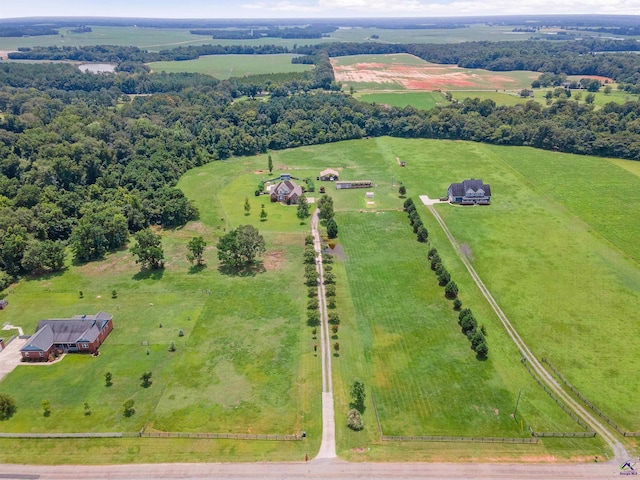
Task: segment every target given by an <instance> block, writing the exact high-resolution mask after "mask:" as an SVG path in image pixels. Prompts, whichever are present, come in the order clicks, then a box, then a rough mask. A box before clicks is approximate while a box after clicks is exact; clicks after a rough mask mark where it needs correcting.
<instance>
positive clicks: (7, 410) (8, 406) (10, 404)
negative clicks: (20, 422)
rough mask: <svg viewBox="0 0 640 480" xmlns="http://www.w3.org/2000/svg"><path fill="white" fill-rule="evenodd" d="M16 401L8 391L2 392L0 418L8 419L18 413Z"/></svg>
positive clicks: (0, 395) (0, 396) (0, 394)
mask: <svg viewBox="0 0 640 480" xmlns="http://www.w3.org/2000/svg"><path fill="white" fill-rule="evenodd" d="M16 410H17V407H16V401H15V400H14V398H13V397H12V396H10V395H7V394H6V393H0V420H6V419H7V418H10V417H11V416H12V415H13V414H14V413H16Z"/></svg>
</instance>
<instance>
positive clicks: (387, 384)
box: [0, 137, 640, 463]
mask: <svg viewBox="0 0 640 480" xmlns="http://www.w3.org/2000/svg"><path fill="white" fill-rule="evenodd" d="M270 154H271V155H272V157H273V164H274V171H273V173H272V174H269V173H268V171H266V167H267V159H266V155H259V156H255V157H245V158H239V159H229V160H226V161H220V162H213V163H210V164H207V165H205V166H203V167H199V168H196V169H193V170H191V171H189V172H187V173H186V174H185V175H184V176H183V177H182V179H181V180H180V183H179V185H178V186H179V187H180V188H182V189H183V190H184V192H185V194H186V195H187V196H188V197H189V198H190V199H192V200H193V201H194V202H195V204H196V205H197V206H198V208H199V210H200V212H201V215H200V218H199V220H198V221H197V222H191V223H189V224H187V225H186V226H185V227H184V228H183V229H176V230H169V231H164V232H162V235H163V245H164V248H165V258H166V262H167V266H166V268H165V270H164V271H163V272H159V273H155V274H141V273H140V272H139V267H138V266H137V265H135V264H134V262H133V260H132V258H131V256H130V254H129V253H128V252H126V251H121V252H117V253H115V254H113V255H110V256H108V257H107V258H106V259H105V260H103V261H100V262H93V263H90V264H86V265H69V268H68V269H67V270H66V271H65V272H64V273H62V274H59V275H52V276H49V277H42V278H38V279H31V280H28V281H23V282H22V283H20V284H19V285H18V286H16V287H13V290H12V291H11V292H10V294H9V301H10V304H11V306H10V308H9V309H8V310H6V311H4V312H2V315H3V316H4V317H5V321H11V322H12V323H14V324H18V325H20V326H22V327H23V328H24V329H25V332H26V333H27V332H31V331H33V329H34V328H35V325H36V323H37V321H38V320H39V319H41V318H46V317H51V316H56V317H61V316H66V315H74V314H78V313H94V312H95V311H97V310H100V309H102V310H105V311H108V312H110V313H113V314H114V325H115V328H114V331H113V332H112V334H111V335H110V337H109V338H108V339H107V341H106V342H105V344H104V345H103V347H102V348H101V355H100V356H99V357H97V358H91V357H84V356H82V357H79V356H76V357H74V356H71V355H69V356H67V357H66V358H64V359H63V360H62V361H61V362H59V363H56V364H54V365H49V366H19V367H18V368H17V369H16V370H15V371H14V372H13V373H12V374H10V375H9V376H8V377H7V378H6V379H5V380H4V381H3V382H2V383H1V384H0V386H1V387H2V392H3V393H9V394H11V395H13V396H14V397H15V398H16V400H17V403H18V412H17V413H16V415H15V416H14V417H13V418H12V419H11V420H9V421H4V422H2V430H3V431H8V432H17V431H27V432H40V431H57V432H69V431H78V430H88V431H93V432H102V431H126V432H137V431H139V430H140V429H141V428H143V427H144V428H145V429H146V430H147V431H154V430H157V431H187V432H236V433H278V434H286V433H299V432H300V431H302V430H305V431H306V432H307V434H308V438H307V440H305V441H304V442H246V441H245V442H242V441H235V442H234V441H226V440H225V441H216V440H197V441H195V440H187V439H161V440H163V441H164V443H162V442H159V441H158V439H139V438H138V439H136V438H127V439H121V440H119V439H99V440H91V441H87V442H86V443H83V444H82V445H85V446H84V447H81V446H80V443H79V442H76V441H70V442H68V443H66V442H65V443H64V445H67V446H68V448H64V447H63V444H62V442H59V441H54V440H51V441H48V440H44V441H42V442H38V444H37V445H36V446H34V445H33V444H31V443H29V441H26V440H25V441H22V440H20V441H17V440H14V439H11V440H5V439H0V448H2V451H3V453H2V454H0V459H1V460H2V461H5V462H19V461H22V462H25V461H28V462H38V461H42V458H44V457H43V456H42V453H43V451H47V452H60V453H59V456H57V457H56V458H57V460H56V461H57V462H59V463H66V462H78V461H80V460H79V458H80V457H81V455H83V452H82V450H83V449H86V450H87V451H92V452H95V453H96V454H98V455H100V457H99V458H100V460H101V461H102V462H105V461H106V462H111V461H113V462H120V461H133V460H135V461H137V462H144V461H151V462H157V461H184V460H185V459H187V458H189V459H192V461H205V460H206V461H239V460H249V461H251V460H254V461H255V460H270V461H273V460H278V459H283V460H292V459H293V460H297V459H301V458H303V457H304V454H305V453H306V452H309V454H310V455H311V454H313V453H314V452H316V451H317V449H318V446H319V441H320V432H321V418H320V395H319V393H320V359H319V357H316V356H314V354H313V343H314V341H315V340H314V339H313V338H312V335H311V332H310V329H309V327H307V326H306V322H305V307H306V303H307V298H306V293H307V291H306V290H307V289H306V287H304V286H303V285H302V282H301V281H300V282H298V281H296V280H292V279H295V278H302V270H303V268H302V265H301V261H300V258H301V255H302V243H303V237H304V235H305V234H306V233H307V232H308V230H309V225H308V223H307V224H303V225H301V224H300V222H299V221H298V219H297V218H296V217H295V207H286V206H282V205H279V204H272V203H270V202H269V201H268V199H267V198H266V197H263V196H260V197H255V196H253V191H254V190H255V188H256V185H257V183H258V182H259V181H260V180H266V179H269V178H273V177H276V176H278V175H279V174H280V173H285V172H286V173H290V174H291V175H292V176H294V177H297V178H301V179H302V178H306V177H312V178H315V176H316V175H317V174H318V172H319V171H320V170H322V169H324V168H327V167H331V168H334V169H336V170H338V171H340V175H341V179H343V180H348V179H354V180H355V179H368V180H372V181H373V182H374V183H375V187H374V188H373V189H372V190H373V191H374V199H373V200H370V199H366V198H365V196H364V191H363V190H359V189H354V190H347V191H336V190H335V188H334V187H333V185H332V184H325V186H327V187H328V190H327V193H329V194H330V195H332V197H333V198H334V203H335V210H336V215H337V216H336V218H337V221H338V225H339V228H340V233H339V237H338V244H339V245H340V249H341V251H342V253H341V254H340V255H336V262H335V264H334V272H335V273H336V275H337V278H338V288H337V290H338V292H337V304H338V309H337V311H338V312H339V313H340V316H341V318H342V322H341V325H340V330H339V332H338V334H337V336H338V338H337V339H336V340H332V341H339V342H340V346H341V347H340V354H339V356H337V357H334V360H333V374H334V377H333V378H334V391H335V396H336V429H337V430H336V436H337V441H338V453H339V455H340V456H341V457H342V458H345V459H349V460H356V461H358V460H376V461H385V460H444V461H455V460H458V461H459V460H480V459H482V460H485V461H487V460H495V461H505V460H513V459H521V460H524V459H526V460H528V461H536V460H542V459H545V460H548V459H549V458H552V459H573V460H589V459H592V458H593V455H605V456H606V449H605V447H604V444H603V443H602V442H601V441H600V439H599V438H596V439H546V438H545V439H541V440H540V442H539V443H538V444H537V445H510V444H499V445H495V444H490V445H482V444H468V445H467V444H431V443H430V444H425V443H402V444H397V443H392V442H381V441H380V439H379V434H378V429H377V421H376V417H375V414H374V409H373V404H372V402H371V391H373V392H374V395H375V400H376V405H377V408H378V410H379V414H380V421H381V426H382V429H383V432H384V433H385V434H386V435H394V434H395V435H430V434H444V435H464V436H470V435H475V434H478V435H486V436H501V437H502V436H505V437H523V438H524V437H527V436H528V427H531V428H533V429H534V430H538V431H541V430H542V431H563V432H572V431H580V427H579V426H578V425H576V424H575V423H573V421H572V420H571V419H570V418H569V417H568V416H566V415H565V414H564V413H563V412H562V411H561V410H560V409H559V408H558V407H556V406H555V404H554V403H553V401H552V400H551V399H550V398H549V397H548V396H547V395H546V394H545V393H544V392H543V391H542V390H541V389H540V388H539V387H537V385H536V384H535V382H534V381H533V379H532V378H531V377H530V376H529V374H528V373H527V372H526V370H525V369H524V368H523V367H522V366H521V365H520V363H519V354H518V352H517V349H516V348H515V346H514V345H513V344H512V343H511V342H510V341H509V340H508V339H507V337H506V334H505V332H504V330H503V328H502V327H501V325H500V324H499V322H498V320H497V319H496V318H495V317H494V316H493V313H492V311H491V310H490V309H489V307H488V305H487V304H486V302H485V301H484V299H483V297H481V295H480V293H479V292H478V291H477V288H476V287H475V284H473V282H472V280H471V279H470V277H469V276H468V274H467V273H466V270H465V269H464V267H463V266H462V263H461V262H460V260H459V259H458V257H457V254H456V252H454V250H453V248H452V247H451V246H450V244H449V243H448V241H447V240H446V238H445V237H444V234H443V233H442V232H441V231H440V229H439V228H438V226H437V224H436V222H435V220H434V219H433V218H432V217H431V216H430V214H429V213H428V210H427V209H426V208H425V207H420V214H421V217H422V219H423V221H424V223H425V226H427V228H428V230H429V232H430V239H431V242H432V245H433V246H435V247H436V248H437V249H438V251H439V253H440V255H441V257H442V258H443V260H444V262H445V265H446V266H447V268H448V270H449V271H450V272H451V275H452V277H453V278H454V279H455V281H456V282H457V283H458V285H459V287H460V297H461V299H462V301H463V303H464V306H468V307H470V308H472V309H473V311H474V314H475V315H476V317H477V318H478V319H479V323H483V324H484V325H485V326H486V328H487V332H488V337H487V338H488V344H489V348H490V353H489V360H487V361H478V360H477V359H476V358H475V356H474V354H473V352H472V351H471V350H470V348H469V342H468V340H467V339H466V338H465V337H464V336H463V335H462V333H460V331H459V327H458V325H457V322H456V320H457V317H456V313H455V312H454V311H453V310H452V308H451V302H450V301H448V300H445V299H444V298H443V295H442V288H441V287H439V286H437V282H436V279H435V276H434V274H433V272H431V270H430V269H429V267H428V264H427V261H426V251H427V246H425V245H422V244H419V243H417V242H416V241H415V236H414V235H413V233H412V231H411V228H410V226H409V223H408V220H407V219H406V215H405V214H404V213H402V212H401V211H400V210H401V206H402V200H401V199H400V198H398V193H397V188H398V182H399V181H402V182H403V183H404V184H405V185H406V187H407V190H408V195H409V196H411V197H413V198H414V199H416V200H417V196H418V195H425V194H426V195H429V196H430V197H439V196H442V195H444V193H445V192H446V189H447V186H448V185H449V183H451V182H453V181H460V180H462V179H464V178H469V177H474V178H482V179H483V180H484V181H485V182H487V183H490V184H491V186H492V190H493V195H494V201H493V204H492V205H491V206H490V207H484V208H481V207H477V208H476V207H471V208H463V207H454V206H451V205H437V206H436V208H438V211H439V212H440V214H441V215H442V216H443V218H444V219H445V221H446V222H447V224H448V225H449V227H450V229H451V231H452V232H453V234H454V236H455V237H456V239H457V240H458V241H459V242H460V244H463V245H465V250H464V251H465V252H466V253H465V254H466V255H467V256H468V258H469V259H470V260H471V262H472V263H473V264H474V266H475V268H476V269H477V271H478V273H479V274H480V276H481V277H482V278H483V280H484V282H485V283H486V284H487V286H488V287H489V289H490V290H491V292H492V294H493V295H494V297H495V298H496V300H497V301H498V303H499V304H500V305H501V307H502V308H503V310H504V311H505V313H506V314H507V316H509V318H510V320H511V321H512V323H513V324H514V326H515V327H516V328H517V329H518V331H519V332H520V334H521V335H522V336H523V338H524V339H525V341H526V342H527V343H528V344H529V346H530V347H531V348H532V350H533V352H534V353H535V354H536V355H537V356H538V357H542V356H545V357H547V358H549V360H550V361H551V362H552V363H553V364H554V365H555V366H556V367H557V368H558V369H559V370H560V371H561V372H562V373H563V374H564V376H565V377H567V378H568V379H569V380H570V381H571V382H572V383H573V384H574V385H575V386H576V387H577V388H578V389H579V390H581V392H582V393H583V394H584V395H585V396H586V397H587V398H589V399H590V400H591V401H592V402H593V403H595V404H596V405H597V406H598V407H599V408H600V409H601V410H603V411H604V412H605V413H607V414H608V415H609V416H611V418H613V419H614V420H615V421H616V422H617V423H619V424H620V425H621V426H623V427H625V428H626V429H628V430H639V429H640V424H639V423H638V422H639V420H638V419H639V418H640V415H639V413H640V412H639V411H638V406H637V402H636V401H635V399H634V395H635V393H636V392H635V390H636V387H635V386H636V383H635V381H634V379H635V372H636V371H637V369H638V366H639V365H640V355H639V354H638V352H639V351H640V340H639V339H637V338H635V336H633V335H627V334H626V333H627V332H629V331H634V329H635V328H637V320H636V319H635V314H634V312H636V311H637V310H638V307H639V306H640V270H639V269H638V265H639V263H640V247H638V245H637V242H635V241H634V239H635V238H637V236H638V234H640V232H639V231H638V229H639V228H640V227H638V225H637V222H635V214H634V212H636V211H637V209H638V207H640V205H638V203H640V197H638V195H637V193H636V192H637V191H638V188H640V175H639V173H638V171H636V170H637V169H635V164H633V163H631V162H622V161H618V160H608V159H601V158H595V157H585V156H572V155H565V154H558V153H553V152H544V151H537V150H534V149H529V148H516V147H511V148H509V147H497V146H488V145H482V144H477V143H470V142H452V141H436V140H406V139H394V138H388V137H383V138H375V139H368V140H354V141H347V142H340V143H336V144H327V145H320V146H313V147H301V148H297V149H291V150H283V151H274V152H270ZM398 159H402V160H403V161H406V163H407V166H406V167H404V168H403V167H400V166H399V162H398ZM634 172H635V173H634ZM315 183H316V188H319V186H320V185H321V183H320V182H315ZM568 185H570V186H571V188H568V187H567V186H568ZM612 188H613V189H615V191H616V192H617V194H616V195H599V196H598V197H597V198H594V196H593V192H594V191H595V192H604V191H607V190H608V189H612ZM309 196H310V197H315V198H316V199H317V197H318V194H310V195H309ZM245 197H246V198H247V199H248V200H249V203H250V206H251V213H250V215H249V216H245V214H244V209H243V203H244V199H245ZM263 204H264V208H265V210H266V211H267V213H268V217H267V221H266V222H260V221H259V217H258V213H259V211H260V209H261V208H262V205H263ZM243 223H251V224H254V225H255V226H257V228H259V229H260V231H261V232H262V233H263V234H264V235H265V238H266V240H267V255H266V256H265V258H264V267H265V271H264V272H262V273H256V274H255V275H253V276H251V275H249V276H228V275H223V274H221V273H220V272H219V270H218V269H217V263H218V262H217V259H216V254H215V249H214V246H215V243H216V241H217V238H219V237H220V235H222V234H223V233H224V231H225V230H228V229H229V228H234V227H236V226H238V225H240V224H243ZM195 235H203V236H204V237H205V239H206V240H207V242H208V249H207V253H206V258H207V263H208V265H207V267H206V268H204V269H201V270H199V269H193V268H191V266H190V264H189V263H188V262H187V260H186V258H185V256H186V243H187V241H188V240H189V239H190V238H191V237H193V236H195ZM282 285H286V288H282ZM80 290H82V292H83V298H80V295H79V291H80ZM113 290H116V291H117V298H111V296H112V295H111V294H112V291H113ZM523 292H526V295H525V294H523ZM17 315H19V316H17ZM160 325H162V327H160ZM180 330H182V331H183V334H184V336H179V331H180ZM620 338H624V339H625V340H624V342H621V341H620ZM172 341H173V342H175V346H176V351H175V352H169V351H168V346H169V345H170V343H171V342H172ZM147 349H148V350H149V353H148V354H147ZM106 371H110V372H112V373H113V382H114V385H113V386H112V387H110V388H106V387H105V386H104V373H105V372H106ZM143 371H152V372H153V378H152V380H153V385H152V386H151V387H149V388H146V389H145V388H142V387H141V386H140V385H139V384H140V381H139V380H138V378H139V376H140V375H141V374H142V372H143ZM354 377H359V378H362V379H363V380H364V381H365V384H366V386H367V401H366V411H365V414H364V417H365V424H366V427H365V430H364V431H363V432H359V433H356V432H352V431H350V430H348V429H347V428H346V425H345V422H344V421H343V419H344V417H345V415H346V411H347V410H348V402H349V399H348V388H349V385H350V383H351V381H352V380H353V378H354ZM520 391H521V392H522V396H521V400H520V402H519V406H518V410H517V415H516V418H515V419H514V418H512V417H511V414H512V413H513V409H514V406H515V402H516V398H517V396H518V392H520ZM45 392H46V393H45ZM128 398H133V399H135V402H136V414H135V415H133V416H132V417H129V418H125V417H124V416H123V415H122V403H123V402H124V400H126V399H128ZM44 399H48V400H49V401H50V402H51V408H52V414H51V416H49V417H44V416H43V415H42V407H41V402H42V400H44ZM85 401H86V402H88V403H89V404H90V405H91V410H92V413H91V415H90V416H86V415H85V414H84V410H83V404H84V402H85ZM74 445H77V446H78V447H77V449H75V450H74V447H73V446H74ZM632 446H636V447H637V444H632ZM172 447H174V448H172ZM84 455H86V452H84ZM47 458H48V459H49V458H50V457H49V456H47ZM38 459H40V460H38ZM48 461H51V460H48Z"/></svg>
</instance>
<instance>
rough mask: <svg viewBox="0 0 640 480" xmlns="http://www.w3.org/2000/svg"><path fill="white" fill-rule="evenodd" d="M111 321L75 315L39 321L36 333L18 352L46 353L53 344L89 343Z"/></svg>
mask: <svg viewBox="0 0 640 480" xmlns="http://www.w3.org/2000/svg"><path fill="white" fill-rule="evenodd" d="M109 320H111V315H109V314H108V313H106V312H98V313H97V314H95V315H76V316H75V317H73V318H53V319H48V320H40V321H39V322H38V327H37V328H36V333H35V334H33V335H32V336H31V338H30V339H29V340H28V342H27V343H26V344H25V346H24V347H22V348H21V349H20V351H25V352H28V351H47V350H48V349H49V348H50V347H51V345H53V344H54V343H78V342H86V343H91V342H93V341H95V339H96V338H98V335H99V334H100V332H101V331H102V329H103V328H104V327H105V326H106V325H107V323H108V322H109Z"/></svg>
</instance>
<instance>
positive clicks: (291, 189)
mask: <svg viewBox="0 0 640 480" xmlns="http://www.w3.org/2000/svg"><path fill="white" fill-rule="evenodd" d="M301 196H302V187H301V186H300V185H297V184H296V183H295V182H292V181H291V180H284V181H282V182H280V183H278V184H277V185H276V186H275V187H273V188H272V189H271V195H270V198H271V201H272V202H284V203H286V204H287V205H295V204H296V203H298V198H300V197H301Z"/></svg>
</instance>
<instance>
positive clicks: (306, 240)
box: [304, 235, 313, 245]
mask: <svg viewBox="0 0 640 480" xmlns="http://www.w3.org/2000/svg"><path fill="white" fill-rule="evenodd" d="M304 244H305V245H313V235H307V236H306V237H304Z"/></svg>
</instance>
